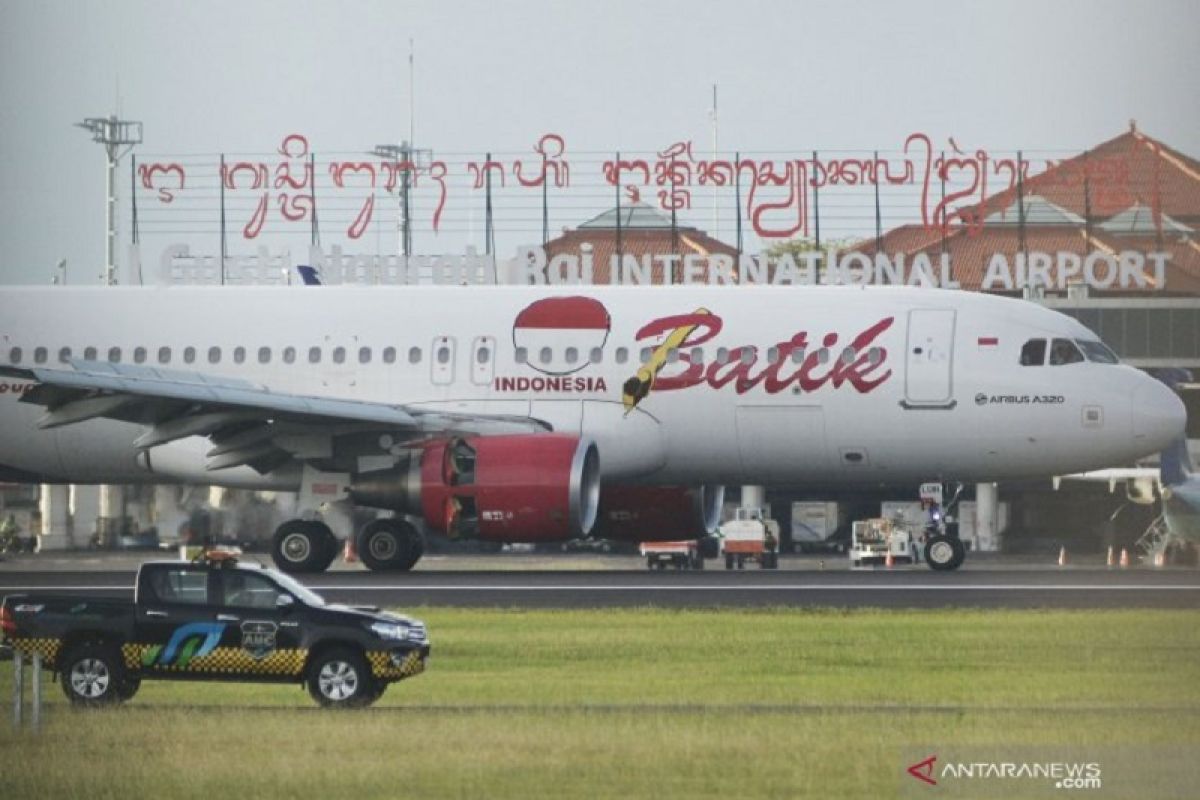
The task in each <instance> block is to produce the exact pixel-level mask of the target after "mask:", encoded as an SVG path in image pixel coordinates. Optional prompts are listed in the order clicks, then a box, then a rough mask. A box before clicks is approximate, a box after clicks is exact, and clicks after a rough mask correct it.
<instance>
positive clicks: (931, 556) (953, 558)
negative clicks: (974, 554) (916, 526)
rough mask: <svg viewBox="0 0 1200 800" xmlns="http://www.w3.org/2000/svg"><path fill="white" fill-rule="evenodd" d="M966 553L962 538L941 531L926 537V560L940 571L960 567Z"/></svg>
mask: <svg viewBox="0 0 1200 800" xmlns="http://www.w3.org/2000/svg"><path fill="white" fill-rule="evenodd" d="M966 555H967V550H966V548H965V547H963V543H962V540H961V539H958V538H956V537H952V536H944V535H942V534H940V533H937V534H933V535H930V536H926V537H925V561H926V563H928V564H929V568H930V569H935V570H938V571H939V572H941V571H947V570H952V569H958V568H959V567H960V566H962V563H963V559H964V558H966Z"/></svg>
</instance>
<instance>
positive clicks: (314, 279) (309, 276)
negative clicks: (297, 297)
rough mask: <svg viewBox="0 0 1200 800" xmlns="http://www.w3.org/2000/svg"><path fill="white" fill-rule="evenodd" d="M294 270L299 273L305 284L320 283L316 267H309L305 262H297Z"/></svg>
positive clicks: (318, 284)
mask: <svg viewBox="0 0 1200 800" xmlns="http://www.w3.org/2000/svg"><path fill="white" fill-rule="evenodd" d="M296 271H297V272H299V273H300V279H301V280H302V281H304V285H305V286H320V285H321V276H320V274H318V273H317V268H316V267H310V266H308V265H307V264H299V265H297V266H296Z"/></svg>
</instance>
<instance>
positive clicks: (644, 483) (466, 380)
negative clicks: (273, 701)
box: [0, 285, 1185, 572]
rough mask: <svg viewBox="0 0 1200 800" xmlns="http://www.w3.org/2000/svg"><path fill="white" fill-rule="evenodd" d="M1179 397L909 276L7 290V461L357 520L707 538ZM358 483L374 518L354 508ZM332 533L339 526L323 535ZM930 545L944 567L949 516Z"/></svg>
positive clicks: (402, 549)
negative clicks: (210, 491)
mask: <svg viewBox="0 0 1200 800" xmlns="http://www.w3.org/2000/svg"><path fill="white" fill-rule="evenodd" d="M1184 421H1185V412H1184V407H1183V404H1182V402H1181V401H1180V399H1179V397H1178V396H1177V395H1176V394H1175V393H1174V392H1172V391H1171V390H1170V389H1168V388H1167V387H1166V386H1164V385H1163V384H1161V383H1160V382H1158V381H1156V380H1154V379H1153V378H1151V377H1149V376H1147V375H1146V374H1144V373H1142V372H1141V371H1139V370H1137V369H1134V368H1133V367H1130V366H1128V365H1123V364H1121V363H1120V362H1119V360H1118V359H1117V357H1116V356H1115V355H1114V354H1113V353H1112V351H1110V350H1109V349H1108V348H1107V347H1106V346H1105V345H1104V344H1102V343H1101V342H1100V340H1099V338H1098V337H1097V336H1096V335H1095V334H1093V333H1092V332H1091V331H1089V330H1088V329H1087V328H1085V327H1084V326H1082V325H1080V324H1079V323H1078V322H1076V321H1075V320H1072V319H1071V318H1069V317H1067V316H1064V315H1062V314H1059V313H1057V312H1054V311H1052V310H1049V309H1046V308H1043V307H1041V306H1038V305H1035V304H1032V303H1028V302H1025V301H1021V300H1015V299H1010V298H1004V297H999V296H991V295H985V294H979V293H971V292H961V291H953V290H939V289H928V288H919V287H847V286H821V287H806V288H804V289H797V290H795V291H789V290H787V289H780V288H778V287H776V288H771V287H750V286H746V287H736V288H731V287H718V286H665V287H636V288H635V287H620V286H613V287H604V286H558V287H549V288H547V287H526V286H423V285H422V286H361V285H360V286H354V285H339V286H320V287H316V286H307V287H304V288H295V287H268V286H252V287H237V288H230V287H198V286H188V287H185V286H149V287H132V286H131V287H5V288H0V480H16V481H22V482H70V483H137V482H144V483H170V482H177V483H185V484H200V485H220V486H229V487H242V488H248V489H256V490H281V491H288V492H296V493H298V498H299V500H298V510H297V512H296V513H297V516H296V517H295V518H294V519H290V520H287V521H286V522H284V523H283V524H281V525H280V526H279V527H278V529H277V530H276V531H275V533H274V536H273V537H272V556H273V558H274V560H275V562H276V563H277V564H278V565H279V566H280V568H282V569H284V570H286V571H290V572H312V571H320V570H323V569H326V568H327V567H328V566H329V564H330V563H331V562H332V560H333V559H334V558H335V556H336V553H337V552H338V549H339V536H342V535H346V536H349V535H353V536H354V537H355V542H356V544H357V547H358V552H359V555H360V558H361V559H362V561H363V562H364V563H365V564H366V565H367V567H369V568H371V569H384V570H407V569H411V568H412V567H413V565H414V564H415V563H416V562H417V561H418V559H419V558H420V557H421V554H422V552H423V547H424V545H423V538H422V534H421V531H420V527H419V526H420V524H421V523H423V524H424V525H425V526H426V527H427V528H428V529H431V530H435V531H440V532H445V533H446V534H447V535H449V536H452V537H472V538H479V539H484V540H492V541H499V542H539V541H554V540H565V539H568V538H573V537H586V536H594V537H597V538H599V537H603V538H608V539H617V540H627V541H644V540H654V539H663V538H672V539H680V538H693V539H700V538H704V537H706V536H707V535H708V534H710V533H712V532H713V531H714V530H715V528H716V526H717V524H718V523H719V521H720V519H719V517H720V511H721V505H722V498H723V486H724V485H725V484H729V483H734V484H763V485H789V486H796V485H804V484H806V483H807V484H810V485H811V484H823V485H827V484H829V483H837V484H845V485H850V486H854V485H863V486H878V485H881V484H896V483H921V482H925V481H928V480H931V479H937V480H956V481H995V480H1007V479H1016V478H1029V477H1039V476H1046V475H1053V474H1063V473H1069V472H1079V471H1086V470H1089V469H1094V468H1097V467H1100V466H1103V465H1105V464H1113V463H1122V462H1130V461H1132V460H1134V459H1136V458H1138V457H1141V456H1143V455H1145V454H1147V453H1151V452H1154V451H1157V450H1161V449H1162V448H1164V447H1165V446H1166V445H1167V444H1168V443H1170V442H1171V441H1173V440H1175V439H1176V438H1178V437H1179V436H1180V434H1181V432H1182V430H1183V426H1184ZM354 506H360V507H368V508H374V509H383V510H390V511H391V512H393V513H394V516H392V517H383V518H378V519H375V520H373V521H372V522H370V523H368V524H367V525H365V526H364V527H363V528H361V529H360V530H359V531H357V532H353V531H348V530H346V528H347V522H346V520H347V518H348V514H346V513H345V512H346V511H347V510H348V509H351V508H353V507H354ZM335 528H337V529H338V530H337V533H335V532H334V529H335ZM924 555H925V561H926V563H928V564H929V565H930V566H931V567H933V568H934V569H939V570H949V569H955V568H957V567H958V566H959V565H960V564H961V563H962V562H963V559H964V557H965V552H964V548H963V545H962V543H961V542H960V541H959V540H958V539H957V538H956V537H947V536H933V537H930V538H929V540H928V541H927V543H926V551H925V554H924Z"/></svg>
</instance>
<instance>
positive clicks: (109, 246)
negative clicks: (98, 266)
mask: <svg viewBox="0 0 1200 800" xmlns="http://www.w3.org/2000/svg"><path fill="white" fill-rule="evenodd" d="M75 127H77V128H83V129H84V130H86V131H89V132H91V134H92V141H93V142H99V143H100V144H102V145H104V152H105V154H106V155H107V156H108V173H107V179H106V180H105V197H106V198H107V199H106V200H105V221H106V222H107V228H108V231H107V235H106V239H105V250H104V252H105V259H104V274H103V275H102V276H101V277H102V278H103V279H104V283H105V285H107V286H112V285H113V284H115V283H116V282H117V268H116V257H115V253H116V244H117V162H118V161H120V160H121V158H122V157H123V156H124V155H125V154H126V153H128V152H129V151H130V150H131V149H133V146H134V145H135V144H141V142H142V123H140V122H133V121H130V120H124V119H117V117H116V115H115V114H114V115H110V116H108V117H88V118H87V119H85V120H84V121H83V122H76V123H75ZM122 148H124V149H122Z"/></svg>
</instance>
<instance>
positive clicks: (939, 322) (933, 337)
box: [904, 308, 956, 408]
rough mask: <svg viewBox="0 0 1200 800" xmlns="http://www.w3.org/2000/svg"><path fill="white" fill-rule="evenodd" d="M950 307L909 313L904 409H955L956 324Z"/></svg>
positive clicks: (953, 312) (916, 310) (920, 309)
mask: <svg viewBox="0 0 1200 800" xmlns="http://www.w3.org/2000/svg"><path fill="white" fill-rule="evenodd" d="M955 314H956V312H955V311H954V310H953V309H949V308H919V309H914V310H912V311H909V312H908V349H907V356H906V357H905V373H904V395H905V400H906V402H905V404H904V405H905V407H906V408H908V407H912V408H953V407H954V405H955V403H954V401H953V400H952V399H951V395H952V394H953V388H954V323H955Z"/></svg>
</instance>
